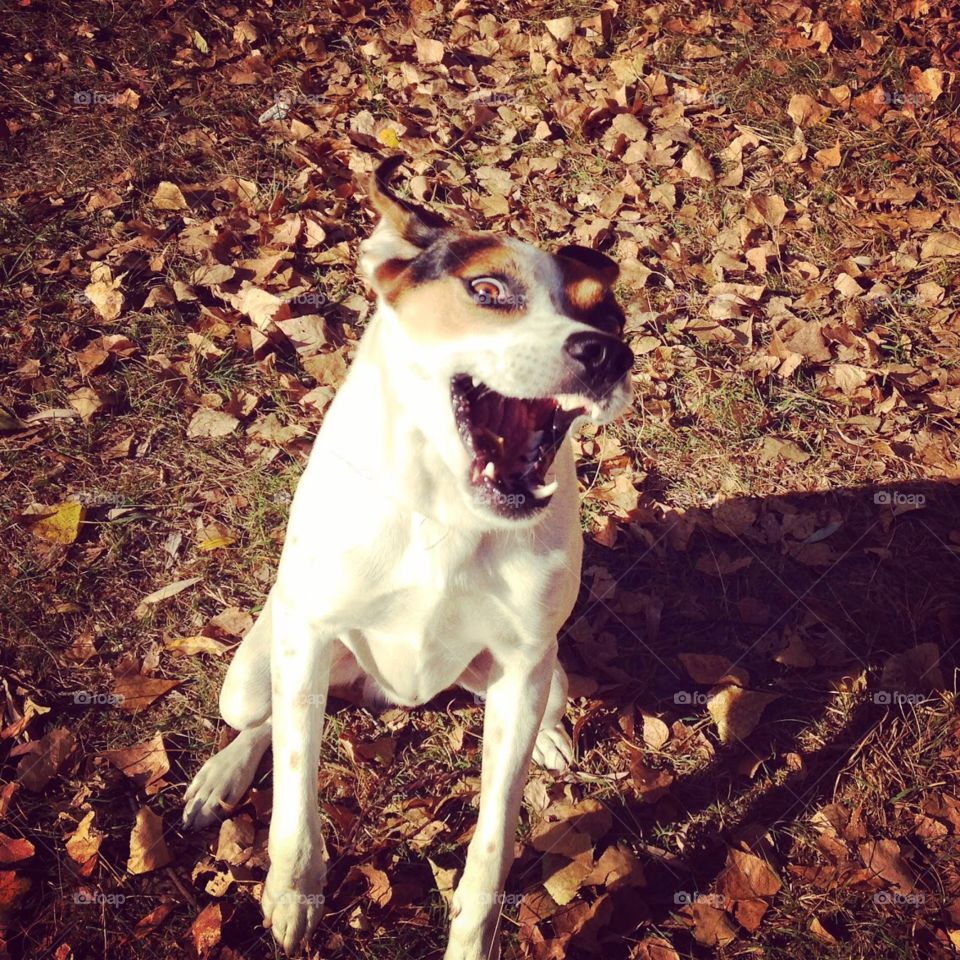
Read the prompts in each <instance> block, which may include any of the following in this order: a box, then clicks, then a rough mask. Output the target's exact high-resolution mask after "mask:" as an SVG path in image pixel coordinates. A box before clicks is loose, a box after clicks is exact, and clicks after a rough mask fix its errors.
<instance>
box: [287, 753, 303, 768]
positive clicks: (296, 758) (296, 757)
mask: <svg viewBox="0 0 960 960" xmlns="http://www.w3.org/2000/svg"><path fill="white" fill-rule="evenodd" d="M287 762H288V763H289V764H290V769H291V770H299V769H300V751H299V750H294V751H293V753H291V754H290V757H289V758H288V761H287Z"/></svg>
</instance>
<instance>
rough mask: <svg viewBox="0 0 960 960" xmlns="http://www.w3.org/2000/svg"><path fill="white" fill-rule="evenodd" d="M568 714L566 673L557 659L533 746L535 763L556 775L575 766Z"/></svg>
mask: <svg viewBox="0 0 960 960" xmlns="http://www.w3.org/2000/svg"><path fill="white" fill-rule="evenodd" d="M566 712H567V674H566V672H565V671H564V669H563V667H562V666H560V661H559V660H558V661H557V662H556V663H554V665H553V674H552V676H551V678H550V693H549V694H548V695H547V706H546V709H545V710H544V711H543V720H541V721H540V731H539V732H538V733H537V740H536V743H535V744H534V746H533V762H534V763H536V764H538V765H539V766H541V767H545V768H546V769H547V770H552V771H554V773H563V771H564V770H566V769H567V767H569V766H570V764H571V763H573V741H572V740H571V739H570V735H569V734H568V733H567V730H566V727H564V725H563V717H564V714H566Z"/></svg>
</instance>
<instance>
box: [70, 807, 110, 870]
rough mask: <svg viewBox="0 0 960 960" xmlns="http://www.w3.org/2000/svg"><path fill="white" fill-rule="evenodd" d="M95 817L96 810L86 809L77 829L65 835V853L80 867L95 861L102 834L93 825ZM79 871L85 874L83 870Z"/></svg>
mask: <svg viewBox="0 0 960 960" xmlns="http://www.w3.org/2000/svg"><path fill="white" fill-rule="evenodd" d="M95 817H96V811H94V810H88V811H87V813H86V814H85V815H84V817H83V819H82V820H81V821H80V823H78V824H77V829H76V830H74V831H73V833H72V834H70V836H69V837H67V855H68V856H69V857H70V859H71V860H74V861H76V862H77V863H79V864H80V865H81V866H82V867H84V866H86V865H87V864H90V865H91V867H92V866H93V863H92V861H95V859H96V856H97V854H98V853H99V852H100V845H101V844H102V843H103V837H104V835H103V834H102V833H101V832H100V831H99V830H97V828H96V827H94V825H93V821H94V819H95ZM81 872H83V873H84V875H85V876H86V875H87V873H85V872H84V871H81Z"/></svg>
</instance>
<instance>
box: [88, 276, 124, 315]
mask: <svg viewBox="0 0 960 960" xmlns="http://www.w3.org/2000/svg"><path fill="white" fill-rule="evenodd" d="M119 287H120V281H119V279H117V280H95V281H94V282H93V283H88V284H87V286H86V287H84V289H83V292H84V293H85V294H86V296H87V299H88V300H89V301H90V302H91V303H92V304H93V306H94V307H95V308H96V311H97V313H99V314H100V316H101V317H102V318H103V319H104V320H107V321H111V320H116V319H117V317H119V316H120V314H121V313H122V312H123V293H122V292H121V290H120V289H119Z"/></svg>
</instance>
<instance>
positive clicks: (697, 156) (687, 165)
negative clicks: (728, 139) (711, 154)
mask: <svg viewBox="0 0 960 960" xmlns="http://www.w3.org/2000/svg"><path fill="white" fill-rule="evenodd" d="M680 166H681V168H682V169H683V172H684V173H685V174H686V175H687V176H688V177H692V178H693V179H695V180H706V181H707V183H713V181H714V180H716V179H717V175H716V174H715V173H714V172H713V167H712V166H710V161H709V160H707V158H706V157H705V156H704V154H703V151H702V150H701V149H700V147H699V146H694V147H691V148H690V150H688V151H687V154H686V155H685V156H684V158H683V161H682V162H681V164H680Z"/></svg>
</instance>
